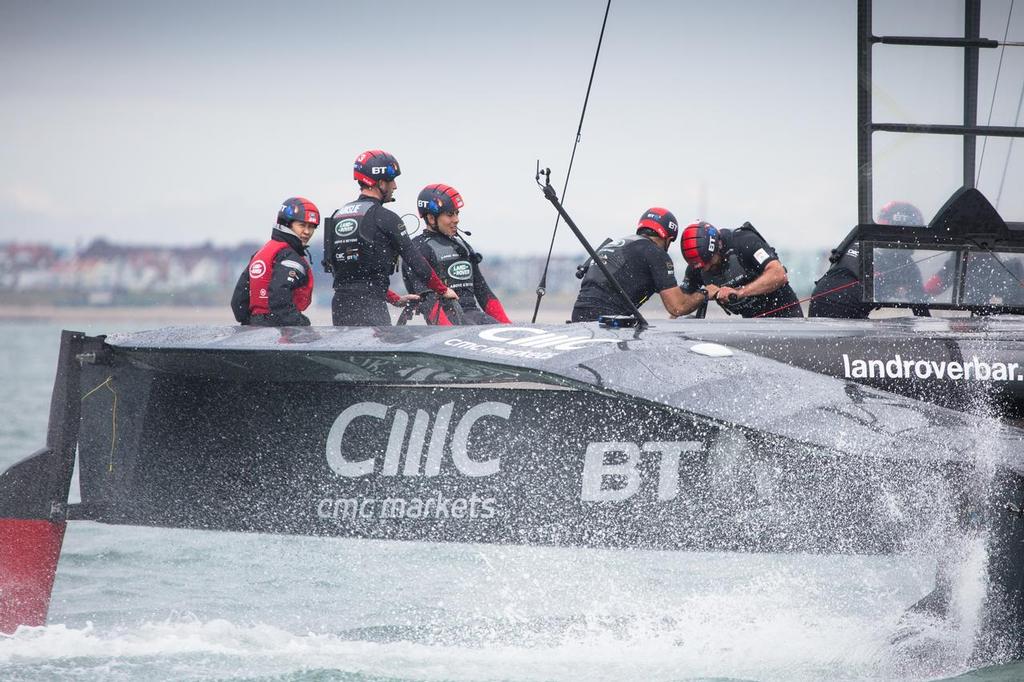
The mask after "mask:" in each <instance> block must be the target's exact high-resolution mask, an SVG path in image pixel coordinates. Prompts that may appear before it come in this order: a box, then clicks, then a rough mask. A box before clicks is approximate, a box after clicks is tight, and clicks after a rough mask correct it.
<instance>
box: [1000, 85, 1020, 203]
mask: <svg viewBox="0 0 1024 682" xmlns="http://www.w3.org/2000/svg"><path fill="white" fill-rule="evenodd" d="M1021 105H1024V81H1021V84H1020V98H1019V99H1018V100H1017V114H1016V115H1015V116H1014V117H1013V125H1015V126H1019V125H1020V109H1021ZM1015 139H1016V138H1014V137H1011V138H1010V143H1009V144H1008V145H1007V146H1006V160H1005V161H1004V162H1003V175H1002V177H1001V178H1000V179H999V192H997V193H996V206H995V208H996V210H997V211H998V210H999V200H1000V199H1002V198H1003V185H1004V184H1005V183H1006V171H1007V170H1008V169H1009V168H1010V155H1011V154H1012V153H1013V141H1014V140H1015Z"/></svg>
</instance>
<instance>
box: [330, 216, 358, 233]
mask: <svg viewBox="0 0 1024 682" xmlns="http://www.w3.org/2000/svg"><path fill="white" fill-rule="evenodd" d="M358 229H359V221H357V220H353V219H352V218H346V219H345V220H339V221H338V224H337V225H335V226H334V234H336V235H337V236H339V237H348V236H349V235H352V234H354V233H355V231H356V230H358Z"/></svg>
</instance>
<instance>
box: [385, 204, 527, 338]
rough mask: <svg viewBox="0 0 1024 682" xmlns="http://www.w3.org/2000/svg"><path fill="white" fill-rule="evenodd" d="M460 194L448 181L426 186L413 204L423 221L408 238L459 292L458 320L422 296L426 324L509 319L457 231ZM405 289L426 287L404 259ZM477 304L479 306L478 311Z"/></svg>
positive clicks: (478, 258)
mask: <svg viewBox="0 0 1024 682" xmlns="http://www.w3.org/2000/svg"><path fill="white" fill-rule="evenodd" d="M463 205H464V202H463V199H462V195H460V194H459V192H458V191H457V190H456V189H455V188H454V187H449V186H448V185H441V184H435V185H427V186H426V187H424V188H423V190H422V191H421V192H420V194H419V196H418V197H417V198H416V207H417V210H418V211H419V214H420V216H421V217H422V218H423V220H424V222H425V227H424V229H423V233H422V234H420V235H418V236H417V237H416V238H415V239H413V240H412V243H413V244H415V245H416V248H417V249H418V250H419V252H420V253H422V254H423V257H424V258H426V259H427V262H428V263H429V264H430V266H431V267H432V268H433V269H434V271H435V272H437V273H439V276H440V277H441V279H442V281H444V283H445V285H446V286H448V287H450V288H452V289H454V290H455V293H457V294H458V295H459V301H458V304H456V305H459V306H460V308H461V312H462V315H461V320H458V319H456V320H453V319H450V318H449V317H448V316H447V315H446V314H445V312H444V309H443V308H442V306H441V305H440V302H439V301H438V300H437V297H436V296H435V295H433V294H431V295H429V296H427V297H426V300H425V301H424V304H423V305H421V311H422V312H423V314H424V316H425V317H426V319H427V322H428V323H436V324H496V323H498V322H502V323H505V324H508V323H511V322H512V320H510V319H508V315H506V314H505V309H504V308H503V307H502V305H501V301H499V300H498V298H497V296H495V295H494V293H493V292H492V291H491V288H490V287H489V286H487V280H485V279H484V275H483V273H482V272H481V271H480V261H481V260H483V257H482V256H481V255H480V254H479V253H477V252H476V251H474V250H473V247H471V246H470V245H469V242H467V241H466V240H465V239H463V237H462V233H460V232H459V210H460V209H461V208H462V207H463ZM402 276H403V278H404V279H405V287H406V289H408V290H409V291H411V292H419V291H424V290H425V289H426V286H425V285H424V283H423V281H422V280H421V279H420V278H419V277H417V276H416V273H414V272H413V270H412V268H410V267H409V264H408V263H403V264H402ZM481 308H482V310H481Z"/></svg>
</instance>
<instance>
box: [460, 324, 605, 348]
mask: <svg viewBox="0 0 1024 682" xmlns="http://www.w3.org/2000/svg"><path fill="white" fill-rule="evenodd" d="M480 338H481V339H484V340H485V341H497V342H499V343H504V344H507V345H509V346H522V347H525V348H551V349H554V350H580V349H581V348H586V347H587V346H593V345H596V344H599V343H618V342H619V340H618V339H595V338H593V337H591V336H586V335H576V336H573V335H571V334H556V333H554V332H546V331H544V330H543V329H532V328H530V327H501V328H499V329H488V330H486V331H482V332H480Z"/></svg>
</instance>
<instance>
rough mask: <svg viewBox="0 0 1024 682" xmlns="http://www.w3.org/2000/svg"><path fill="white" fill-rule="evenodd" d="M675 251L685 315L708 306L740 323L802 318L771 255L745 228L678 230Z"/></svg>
mask: <svg viewBox="0 0 1024 682" xmlns="http://www.w3.org/2000/svg"><path fill="white" fill-rule="evenodd" d="M681 246H682V249H683V258H684V259H685V260H686V273H685V274H684V275H683V283H682V285H680V289H682V291H683V292H684V295H685V296H686V306H685V308H686V312H691V311H693V310H696V309H697V307H698V306H700V305H701V304H702V303H703V302H704V301H707V300H713V301H715V302H716V303H718V304H719V305H720V306H722V308H723V309H725V311H726V312H728V313H734V314H739V315H742V316H743V317H803V316H804V313H803V310H801V309H800V301H799V299H797V297H796V293H795V292H794V291H793V288H792V287H791V286H789V276H788V275H787V274H786V268H784V267H783V266H782V263H781V262H779V257H778V255H776V253H775V249H773V248H772V247H771V246H769V244H768V242H766V241H765V240H764V238H763V237H762V236H761V235H760V234H759V233H758V232H757V230H756V229H754V226H753V225H751V224H750V223H743V225H742V226H741V227H738V228H736V229H735V230H725V229H723V230H719V229H718V228H717V227H715V226H714V225H712V224H711V223H707V222H704V221H703V220H698V221H697V222H694V223H690V224H689V225H687V226H686V228H685V229H684V230H683V240H682V242H681Z"/></svg>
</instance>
